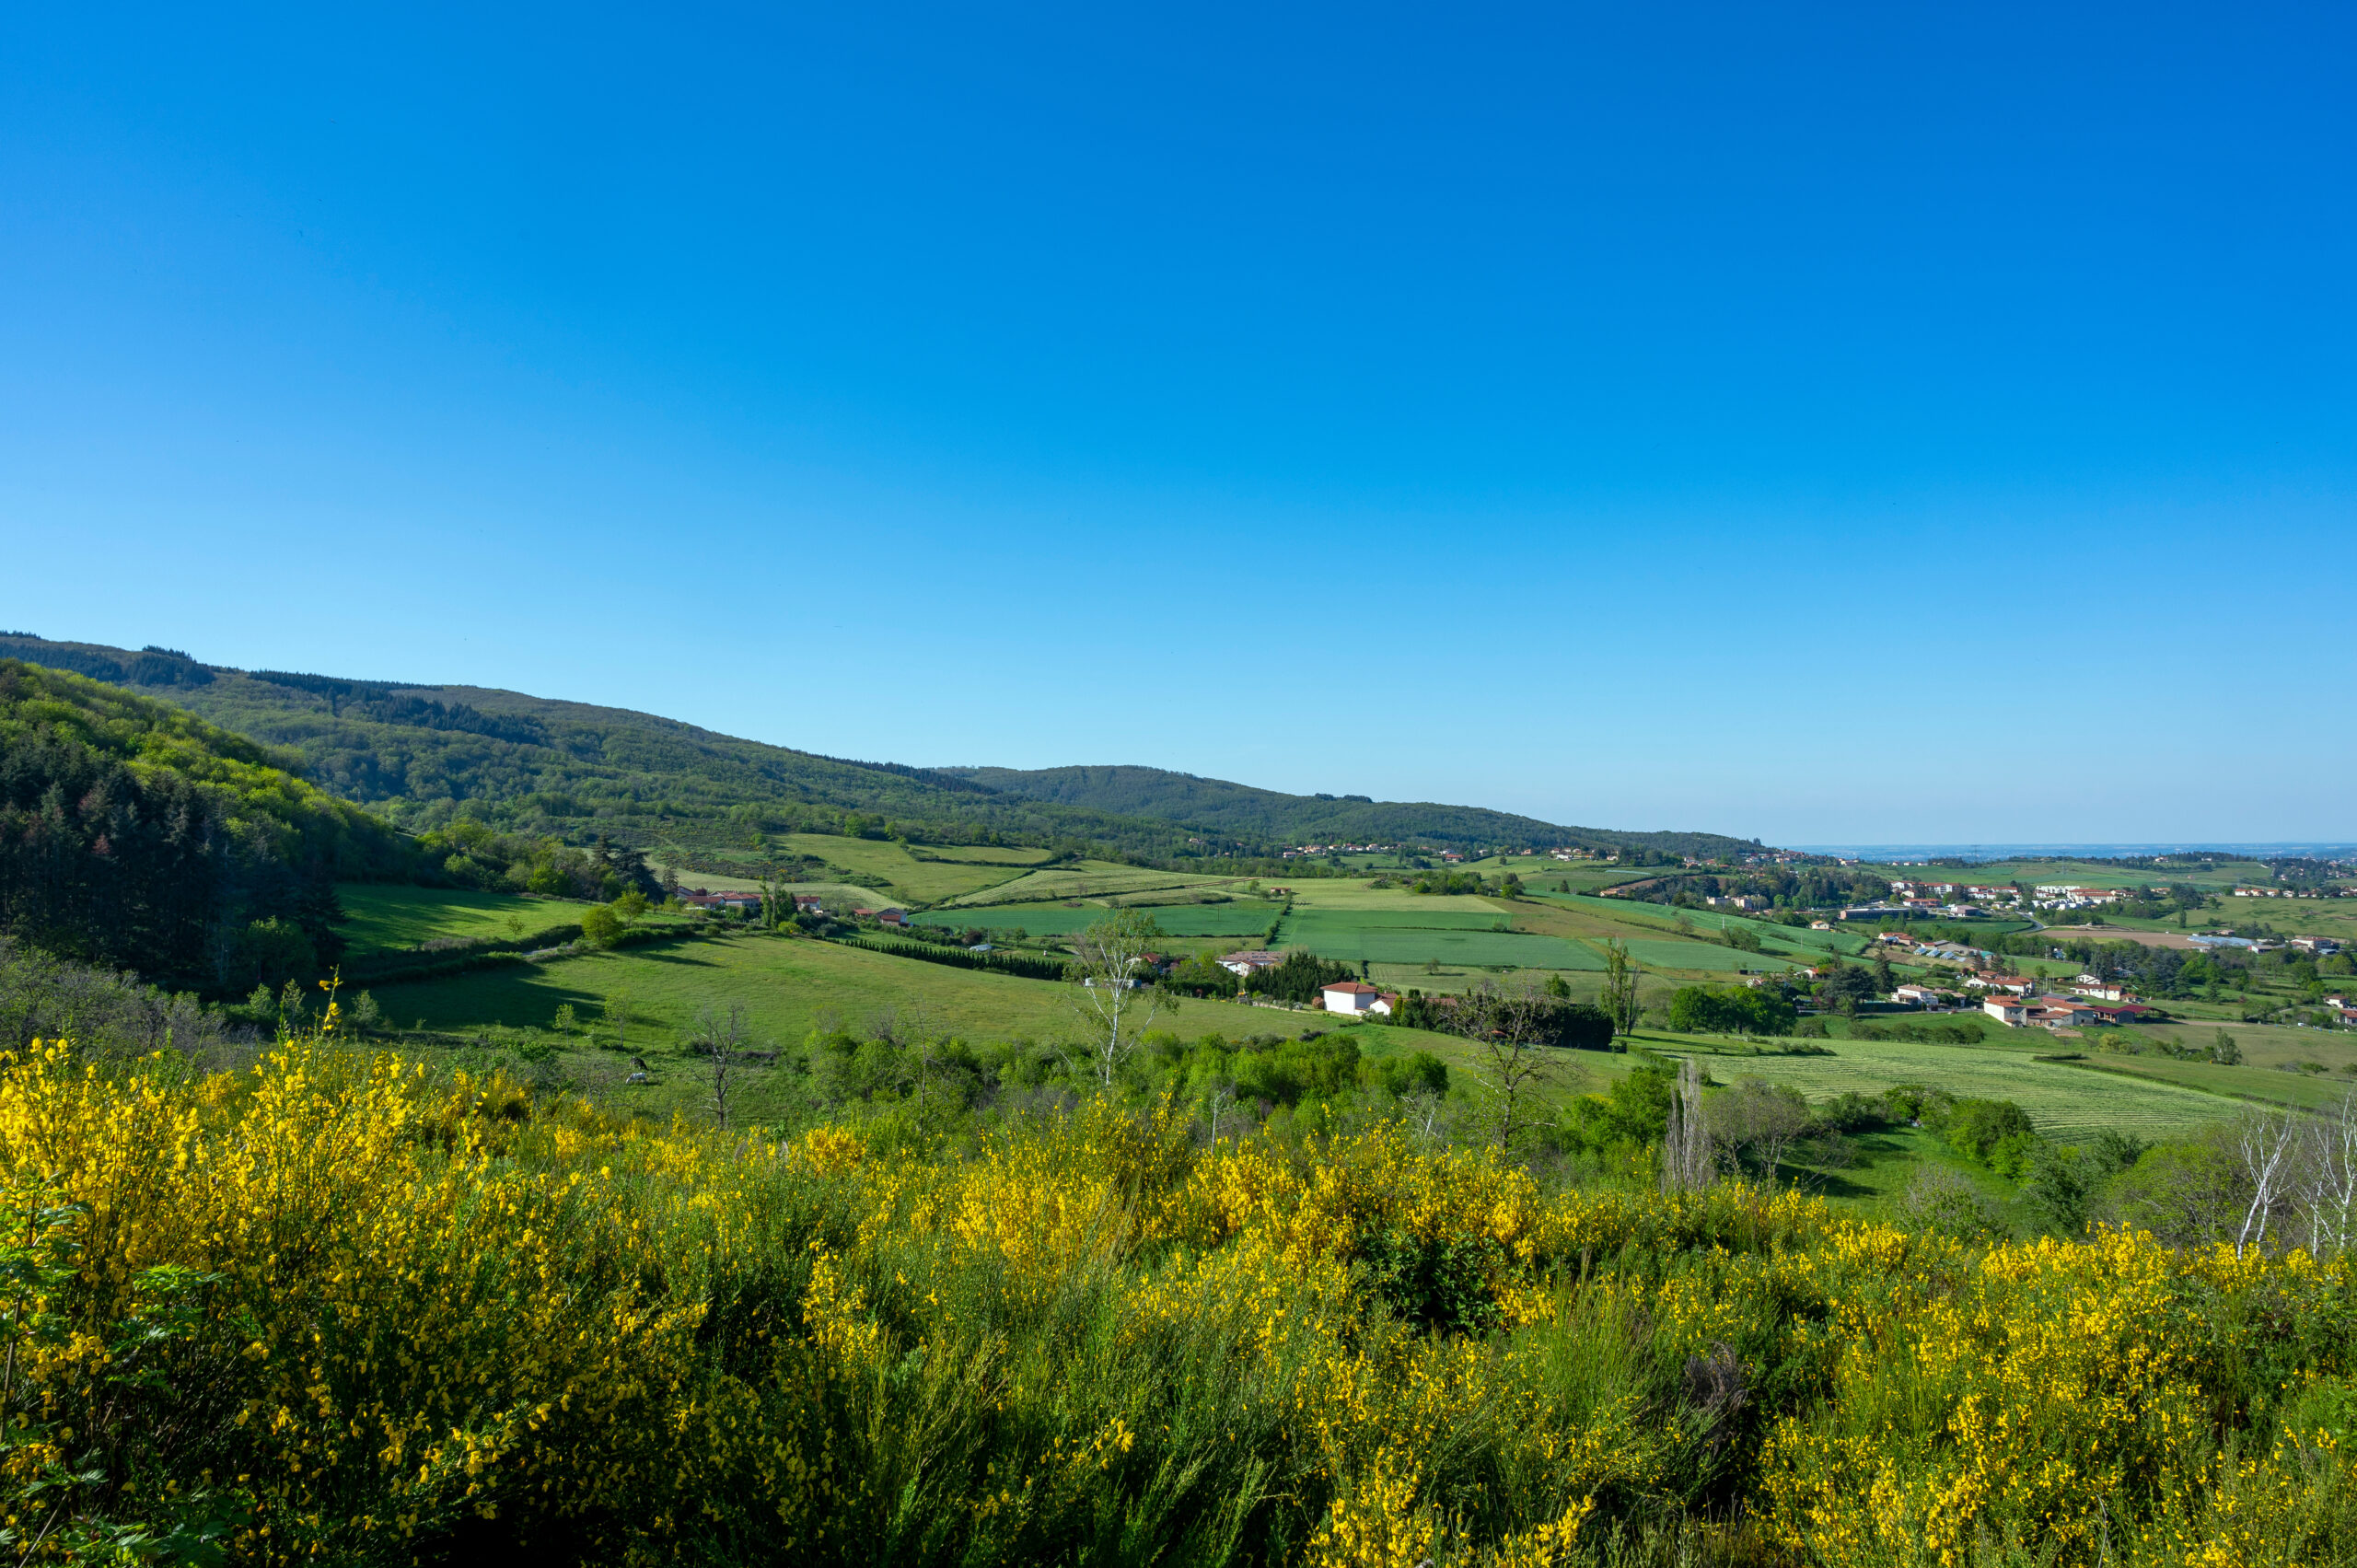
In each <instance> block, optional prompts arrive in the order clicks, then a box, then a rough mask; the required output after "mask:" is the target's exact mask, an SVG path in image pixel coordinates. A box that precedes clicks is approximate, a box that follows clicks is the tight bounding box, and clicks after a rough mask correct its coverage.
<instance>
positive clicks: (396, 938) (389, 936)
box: [336, 883, 588, 958]
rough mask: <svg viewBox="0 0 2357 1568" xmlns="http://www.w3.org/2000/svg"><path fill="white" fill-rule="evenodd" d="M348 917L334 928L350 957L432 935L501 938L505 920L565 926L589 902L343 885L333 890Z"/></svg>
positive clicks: (525, 926) (528, 928) (526, 927)
mask: <svg viewBox="0 0 2357 1568" xmlns="http://www.w3.org/2000/svg"><path fill="white" fill-rule="evenodd" d="M336 897H337V900H338V901H340V902H341V903H342V904H343V909H344V913H345V914H346V915H347V916H348V917H349V918H348V919H347V920H346V921H345V922H344V923H343V924H342V925H340V926H338V927H337V930H338V932H339V933H340V934H341V935H343V938H344V940H345V941H346V942H347V943H349V944H350V945H351V946H350V951H351V953H352V955H353V956H354V958H358V957H361V956H363V955H365V954H368V953H375V952H383V951H386V950H388V949H391V948H398V947H416V946H417V945H418V944H419V943H421V942H426V941H430V940H432V939H433V938H435V937H436V936H461V937H484V936H489V937H505V936H507V935H511V932H510V931H509V928H508V925H507V922H508V921H509V920H511V919H513V920H517V921H520V922H522V932H523V935H531V934H532V933H533V932H536V931H544V930H546V929H547V928H549V927H550V926H552V925H569V924H572V923H575V922H576V921H578V920H579V919H580V918H581V912H582V911H583V910H584V909H586V908H587V907H588V906H587V905H586V904H577V903H574V902H571V901H570V900H555V899H527V898H519V897H517V896H516V895H514V894H511V893H470V892H464V891H460V890H459V889H445V888H403V887H383V886H376V885H368V884H353V883H347V884H345V885H344V886H343V887H342V888H339V889H336Z"/></svg>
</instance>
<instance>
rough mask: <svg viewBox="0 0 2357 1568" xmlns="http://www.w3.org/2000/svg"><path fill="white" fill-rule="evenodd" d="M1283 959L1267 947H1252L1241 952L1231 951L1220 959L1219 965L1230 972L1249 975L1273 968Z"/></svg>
mask: <svg viewBox="0 0 2357 1568" xmlns="http://www.w3.org/2000/svg"><path fill="white" fill-rule="evenodd" d="M1283 961H1284V960H1283V959H1282V958H1279V957H1278V956H1277V955H1276V954H1274V953H1271V952H1270V951H1269V950H1268V949H1267V948H1265V947H1252V948H1248V949H1246V950H1245V951H1243V952H1241V953H1230V954H1229V955H1228V956H1227V957H1225V958H1222V959H1221V960H1220V961H1219V967H1220V968H1222V969H1224V970H1227V972H1228V973H1230V974H1240V975H1247V976H1248V975H1250V974H1252V973H1253V972H1254V971H1255V970H1272V969H1274V968H1276V967H1277V965H1279V964H1280V963H1282V962H1283Z"/></svg>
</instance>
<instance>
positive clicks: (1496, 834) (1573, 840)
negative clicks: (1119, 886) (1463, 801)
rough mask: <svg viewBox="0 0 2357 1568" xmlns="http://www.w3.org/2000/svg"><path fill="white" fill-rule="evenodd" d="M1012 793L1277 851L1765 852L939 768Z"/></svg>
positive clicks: (1716, 837) (1045, 773)
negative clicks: (1363, 847) (1388, 847)
mask: <svg viewBox="0 0 2357 1568" xmlns="http://www.w3.org/2000/svg"><path fill="white" fill-rule="evenodd" d="M933 772H935V773H946V774H948V775H950V776H951V777H954V778H962V779H970V780H972V781H973V782H974V783H976V784H987V785H988V786H989V787H991V788H992V789H994V790H998V791H1000V792H1002V793H1004V794H1008V795H1019V796H1024V797H1026V798H1027V799H1031V800H1039V801H1046V802H1052V803H1054V804H1056V805H1060V806H1072V807H1083V808H1086V809H1089V810H1096V811H1104V812H1108V813H1111V814H1115V815H1119V816H1124V817H1152V818H1156V819H1161V820H1164V821H1169V822H1179V823H1182V824H1185V825H1187V826H1189V827H1194V828H1200V829H1202V830H1206V831H1209V832H1217V833H1225V834H1227V835H1230V836H1233V837H1237V838H1248V839H1258V840H1261V841H1264V842H1271V843H1276V844H1283V845H1294V844H1312V843H1314V844H1328V843H1382V844H1394V843H1431V844H1435V845H1440V846H1445V847H1447V848H1452V849H1466V848H1476V847H1480V848H1488V847H1496V846H1511V847H1514V848H1517V849H1521V848H1545V847H1549V846H1556V845H1561V846H1575V847H1578V848H1582V849H1613V848H1618V847H1620V846H1623V845H1631V846H1636V847H1641V848H1644V849H1650V850H1656V851H1668V852H1672V853H1677V854H1711V855H1715V854H1728V853H1734V852H1739V851H1742V850H1756V849H1758V848H1759V844H1758V842H1756V841H1753V842H1747V841H1745V840H1741V839H1734V838H1729V837H1727V836H1725V835H1724V834H1721V833H1704V832H1678V831H1660V830H1653V831H1646V832H1623V831H1618V830H1610V829H1605V828H1576V827H1567V826H1565V825H1563V824H1562V823H1558V822H1544V821H1541V820H1539V819H1538V818H1535V817H1522V816H1517V815H1515V814H1514V813H1512V812H1507V811H1493V810H1491V809H1489V808H1488V807H1480V806H1447V805H1443V804H1441V803H1439V802H1436V801H1423V800H1419V801H1398V800H1376V799H1373V798H1371V797H1370V796H1364V795H1286V794H1283V793H1282V792H1280V791H1277V790H1270V789H1259V788H1255V787H1254V786H1252V785H1250V784H1233V783H1230V782H1229V781H1227V780H1225V779H1206V778H1199V777H1197V776H1196V775H1195V774H1193V773H1179V772H1170V771H1169V770H1167V769H1164V768H1149V767H1140V766H1134V765H1117V766H1109V767H1068V768H1034V769H1016V768H989V767H936V768H935V769H934V770H933Z"/></svg>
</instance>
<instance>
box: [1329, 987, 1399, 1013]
mask: <svg viewBox="0 0 2357 1568" xmlns="http://www.w3.org/2000/svg"><path fill="white" fill-rule="evenodd" d="M1321 994H1322V995H1323V996H1324V997H1325V999H1326V1010H1327V1011H1328V1012H1329V1013H1348V1014H1353V1015H1357V1014H1363V1013H1388V1012H1389V1011H1391V1004H1389V1003H1388V1002H1386V1001H1385V1000H1384V999H1383V993H1381V992H1380V991H1377V990H1376V988H1375V987H1373V986H1371V985H1369V984H1367V983H1366V982H1365V981H1357V980H1346V981H1341V982H1340V983H1338V984H1334V985H1329V986H1328V987H1327V988H1326V989H1325V991H1324V992H1323V993H1321Z"/></svg>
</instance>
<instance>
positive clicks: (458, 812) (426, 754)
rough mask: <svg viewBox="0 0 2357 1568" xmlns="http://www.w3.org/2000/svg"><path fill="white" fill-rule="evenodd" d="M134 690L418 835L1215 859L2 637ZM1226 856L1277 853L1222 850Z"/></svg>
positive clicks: (753, 770)
mask: <svg viewBox="0 0 2357 1568" xmlns="http://www.w3.org/2000/svg"><path fill="white" fill-rule="evenodd" d="M9 655H13V656H17V657H19V658H23V659H26V660H29V661H32V662H37V663H41V664H46V665H51V666H53V667H56V668H71V669H75V670H78V671H81V672H82V673H85V674H87V675H90V676H92V677H93V678H95V679H102V680H110V681H116V682H120V683H123V684H127V685H131V686H133V687H134V688H136V689H137V690H139V691H141V692H142V693H143V694H145V695H149V696H153V697H157V698H159V699H161V700H163V701H165V702H168V703H174V704H177V705H179V706H181V707H185V708H187V709H188V710H189V711H190V712H192V713H194V714H197V715H199V716H200V717H203V718H204V719H207V720H210V721H211V722H212V723H214V724H215V725H219V726H223V727H224V728H226V729H231V730H234V731H236V732H237V733H238V734H240V735H245V736H250V737H252V738H255V739H258V740H260V741H261V742H263V743H265V744H266V745H269V746H273V747H276V748H280V749H284V750H285V751H286V752H288V753H290V754H291V755H292V756H293V757H295V758H296V759H298V760H299V765H300V767H301V769H302V771H303V772H304V774H305V776H307V777H308V778H309V779H310V780H312V781H313V782H314V783H316V784H318V785H319V787H320V788H322V789H324V790H327V791H329V792H330V793H332V794H335V795H339V796H343V797H344V798H345V799H347V800H353V801H357V802H360V803H361V804H363V805H366V806H369V807H372V808H374V809H375V810H377V812H379V813H380V814H382V815H383V816H384V817H385V818H386V819H388V820H389V821H391V822H393V823H394V824H396V825H397V826H399V827H401V828H403V829H406V830H410V831H412V832H421V833H422V832H426V831H430V830H435V829H439V828H446V827H447V826H449V825H451V824H453V823H455V822H458V821H459V820H461V819H469V820H472V821H476V822H480V823H482V824H483V825H485V826H487V827H490V828H492V829H493V830H497V831H499V832H502V833H521V834H526V835H529V836H533V837H544V836H549V835H554V836H557V837H561V838H563V839H566V840H568V841H572V842H580V843H586V842H590V841H592V840H594V839H595V838H597V837H598V836H599V835H600V834H602V835H604V836H606V837H608V838H609V839H610V840H612V841H613V842H617V843H631V844H636V845H640V846H644V845H646V844H650V843H653V842H656V841H657V840H667V841H669V842H679V843H684V844H689V845H695V844H700V843H708V844H713V845H716V846H734V845H740V844H742V843H745V842H749V839H750V837H751V835H752V834H754V833H756V832H770V833H782V832H797V831H813V832H830V833H833V832H840V833H848V834H852V835H855V836H867V837H898V838H905V839H908V840H910V841H911V842H958V843H997V842H1009V843H1026V844H1064V845H1070V846H1072V847H1073V848H1074V849H1075V850H1078V849H1082V848H1089V849H1093V850H1095V851H1096V852H1097V853H1099V854H1107V853H1109V854H1117V855H1126V856H1132V857H1138V858H1145V859H1154V860H1166V859H1170V858H1176V857H1179V856H1180V855H1182V854H1188V853H1200V852H1201V850H1202V849H1203V848H1204V847H1206V846H1202V845H1190V844H1189V843H1188V842H1187V839H1188V837H1189V835H1188V834H1187V833H1186V832H1185V831H1184V830H1181V829H1179V828H1178V827H1176V826H1174V825H1171V824H1168V823H1163V822H1156V821H1152V820H1147V819H1142V818H1128V817H1120V816H1117V815H1109V814H1107V813H1104V812H1099V811H1092V810H1086V809H1077V808H1074V807H1062V806H1056V805H1051V804H1044V803H1041V802H1038V801H1032V800H1028V799H1025V798H1023V797H1021V796H1012V795H1004V794H1001V793H999V792H997V791H994V790H991V789H988V788H985V787H983V786H982V785H980V784H973V783H970V782H969V781H967V780H964V779H958V778H952V777H950V776H948V775H946V774H937V773H934V772H928V771H927V770H925V769H922V768H911V767H906V766H902V765H900V764H897V763H871V762H857V761H845V760H843V759H841V758H834V757H824V756H819V755H818V754H816V753H813V752H807V751H796V750H794V749H790V748H786V747H782V746H769V745H764V744H762V743H761V742H759V741H753V740H742V739H738V738H735V737H732V736H726V735H719V734H715V733H714V732H713V731H710V730H705V729H699V728H697V727H696V726H693V725H688V724H681V723H679V722H678V721H676V720H672V719H666V718H660V717H657V716H656V715H654V714H642V713H635V712H633V711H631V710H628V709H623V708H602V707H595V706H591V705H589V704H587V703H566V702H558V701H554V700H552V699H546V698H540V697H531V696H527V695H525V694H523V693H521V692H516V691H489V690H482V689H478V688H474V687H422V686H415V685H408V684H402V683H398V682H392V681H383V680H355V679H343V678H341V677H331V676H322V675H311V674H301V673H295V672H289V671H284V670H252V671H246V670H237V669H229V668H223V667H220V666H204V665H200V664H195V663H193V662H192V661H190V660H189V659H187V657H186V656H183V655H177V654H169V653H168V652H167V651H165V650H151V651H150V652H149V653H147V654H145V655H136V654H130V653H127V652H125V651H123V650H122V649H117V648H108V647H104V646H101V645H95V644H69V643H55V642H49V641H46V640H43V639H41V638H36V637H33V636H31V635H30V634H29V633H6V634H0V656H9ZM1209 847H1212V848H1215V849H1218V850H1223V851H1235V850H1249V849H1253V848H1256V847H1259V846H1256V845H1251V844H1243V843H1231V842H1225V841H1222V842H1220V843H1218V844H1216V845H1213V846H1209Z"/></svg>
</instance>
